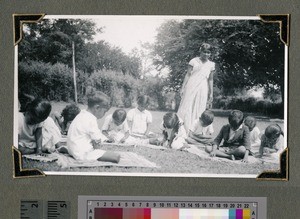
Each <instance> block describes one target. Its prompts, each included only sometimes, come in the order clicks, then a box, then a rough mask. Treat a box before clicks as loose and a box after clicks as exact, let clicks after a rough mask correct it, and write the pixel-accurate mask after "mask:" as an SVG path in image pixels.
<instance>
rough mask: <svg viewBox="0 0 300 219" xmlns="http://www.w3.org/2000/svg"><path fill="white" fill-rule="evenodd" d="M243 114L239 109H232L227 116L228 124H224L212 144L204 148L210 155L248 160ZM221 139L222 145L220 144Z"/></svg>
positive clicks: (246, 130)
mask: <svg viewBox="0 0 300 219" xmlns="http://www.w3.org/2000/svg"><path fill="white" fill-rule="evenodd" d="M243 120H244V114H243V113H242V112H241V111H239V110H233V111H231V112H230V114H229V116H228V122H229V124H227V125H224V126H223V127H222V129H221V130H220V132H219V134H218V136H217V137H216V138H215V140H214V141H213V145H212V146H206V147H205V150H206V152H207V153H209V154H210V156H211V157H214V156H217V157H222V158H228V159H231V160H235V158H239V159H242V160H241V161H242V162H248V155H249V151H250V132H249V128H248V127H247V126H245V125H243ZM222 140H223V145H222V146H220V144H221V142H222ZM220 147H228V148H229V150H227V151H226V150H225V151H222V150H220Z"/></svg>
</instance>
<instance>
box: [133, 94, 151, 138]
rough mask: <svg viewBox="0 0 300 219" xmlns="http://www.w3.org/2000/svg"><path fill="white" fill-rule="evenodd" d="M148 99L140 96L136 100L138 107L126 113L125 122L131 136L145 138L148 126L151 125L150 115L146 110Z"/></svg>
mask: <svg viewBox="0 0 300 219" xmlns="http://www.w3.org/2000/svg"><path fill="white" fill-rule="evenodd" d="M149 101H150V98H149V97H148V96H146V95H141V96H139V97H138V99H137V104H138V106H137V107H136V108H134V109H131V110H129V111H128V114H127V121H128V124H129V129H130V134H131V135H132V136H136V137H141V138H147V135H148V134H149V125H150V123H152V115H151V113H150V112H149V111H148V110H147V107H148V105H149Z"/></svg>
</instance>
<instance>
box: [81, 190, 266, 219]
mask: <svg viewBox="0 0 300 219" xmlns="http://www.w3.org/2000/svg"><path fill="white" fill-rule="evenodd" d="M266 215H267V214H266V198H264V197H197V198H195V197H190V198H189V197H152V196H150V197H143V196H138V197H121V196H109V197H103V196H79V198H78V218H82V219H85V218H86V219H258V218H259V219H266V218H267V216H266Z"/></svg>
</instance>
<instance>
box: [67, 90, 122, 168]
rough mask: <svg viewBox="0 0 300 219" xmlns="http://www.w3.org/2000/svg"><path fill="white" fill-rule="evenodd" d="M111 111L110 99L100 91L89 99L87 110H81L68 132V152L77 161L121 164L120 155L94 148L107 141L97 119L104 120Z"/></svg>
mask: <svg viewBox="0 0 300 219" xmlns="http://www.w3.org/2000/svg"><path fill="white" fill-rule="evenodd" d="M109 109H110V98H109V97H108V96H107V95H105V94H104V93H102V92H99V91H98V92H95V93H93V94H91V95H90V96H89V97H88V108H87V110H81V112H80V113H79V114H78V115H77V116H76V117H75V119H74V120H73V121H72V123H71V125H70V127H69V130H68V135H67V146H68V151H69V153H70V154H71V155H72V156H73V157H74V158H75V159H77V160H87V161H96V160H98V161H107V162H114V163H118V162H119V160H120V155H119V154H116V153H113V152H107V151H104V150H101V149H95V148H94V145H98V144H100V143H101V141H105V140H107V138H106V137H105V136H104V135H103V134H102V133H101V131H100V129H99V128H98V124H97V119H100V118H102V117H103V116H104V115H105V113H106V112H107V111H108V110H109ZM93 143H94V144H93Z"/></svg>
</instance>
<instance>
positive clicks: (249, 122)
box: [244, 116, 260, 153]
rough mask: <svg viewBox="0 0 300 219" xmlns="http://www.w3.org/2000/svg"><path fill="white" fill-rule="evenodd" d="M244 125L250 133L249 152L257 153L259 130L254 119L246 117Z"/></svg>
mask: <svg viewBox="0 0 300 219" xmlns="http://www.w3.org/2000/svg"><path fill="white" fill-rule="evenodd" d="M244 124H245V125H246V126H247V127H248V128H249V131H250V144H251V152H252V153H255V152H258V150H259V146H260V130H259V128H258V127H257V126H256V119H255V118H254V117H252V116H247V117H246V119H245V121H244Z"/></svg>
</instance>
